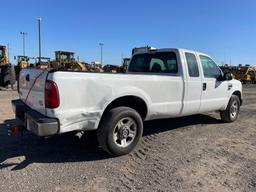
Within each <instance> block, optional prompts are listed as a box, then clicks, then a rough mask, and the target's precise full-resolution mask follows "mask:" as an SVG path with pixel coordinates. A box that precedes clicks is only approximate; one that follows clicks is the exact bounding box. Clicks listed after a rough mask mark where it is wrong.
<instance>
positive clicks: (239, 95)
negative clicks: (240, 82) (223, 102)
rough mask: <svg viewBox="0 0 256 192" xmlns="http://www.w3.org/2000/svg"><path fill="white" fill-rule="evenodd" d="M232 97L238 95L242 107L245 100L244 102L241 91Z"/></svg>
mask: <svg viewBox="0 0 256 192" xmlns="http://www.w3.org/2000/svg"><path fill="white" fill-rule="evenodd" d="M232 95H236V96H237V97H238V98H239V100H240V104H241V105H242V103H243V100H242V95H241V92H240V91H235V92H234V93H233V94H232Z"/></svg>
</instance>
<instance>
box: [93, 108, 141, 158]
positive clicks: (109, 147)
mask: <svg viewBox="0 0 256 192" xmlns="http://www.w3.org/2000/svg"><path fill="white" fill-rule="evenodd" d="M142 132H143V123H142V119H141V116H140V115H139V114H138V112H137V111H135V110H134V109H132V108H129V107H117V108H114V109H111V110H110V111H108V112H107V113H106V114H105V115H104V117H103V119H102V121H101V123H100V125H99V129H98V132H97V138H98V142H99V144H100V146H101V147H102V148H103V149H104V150H105V151H106V152H108V153H109V154H111V155H114V156H120V155H125V154H128V153H130V152H131V151H132V150H133V149H134V148H135V147H136V145H137V143H138V142H139V140H140V138H141V136H142Z"/></svg>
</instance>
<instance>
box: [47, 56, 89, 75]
mask: <svg viewBox="0 0 256 192" xmlns="http://www.w3.org/2000/svg"><path fill="white" fill-rule="evenodd" d="M74 55H75V53H74V52H69V51H55V59H54V60H53V61H51V62H50V63H51V68H53V69H56V70H68V71H70V70H72V71H88V70H87V69H86V67H85V65H83V64H82V63H81V62H79V61H78V60H76V59H75V57H74Z"/></svg>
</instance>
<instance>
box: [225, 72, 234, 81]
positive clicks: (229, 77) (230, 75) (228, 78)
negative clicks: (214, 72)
mask: <svg viewBox="0 0 256 192" xmlns="http://www.w3.org/2000/svg"><path fill="white" fill-rule="evenodd" d="M232 79H233V77H232V73H230V72H227V73H224V80H226V81H230V80H232Z"/></svg>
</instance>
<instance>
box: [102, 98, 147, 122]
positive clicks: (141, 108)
mask: <svg viewBox="0 0 256 192" xmlns="http://www.w3.org/2000/svg"><path fill="white" fill-rule="evenodd" d="M116 107H130V108H132V109H134V110H135V111H137V112H138V113H139V114H140V116H141V118H142V119H145V118H146V116H147V113H148V109H147V105H146V103H145V101H144V100H143V99H141V98H140V97H136V96H124V97H119V98H118V99H116V100H114V101H112V102H111V103H110V104H109V105H108V106H107V108H106V109H105V110H104V113H103V115H104V114H105V113H106V112H107V111H109V110H111V109H113V108H116ZM103 115H102V116H103Z"/></svg>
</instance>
